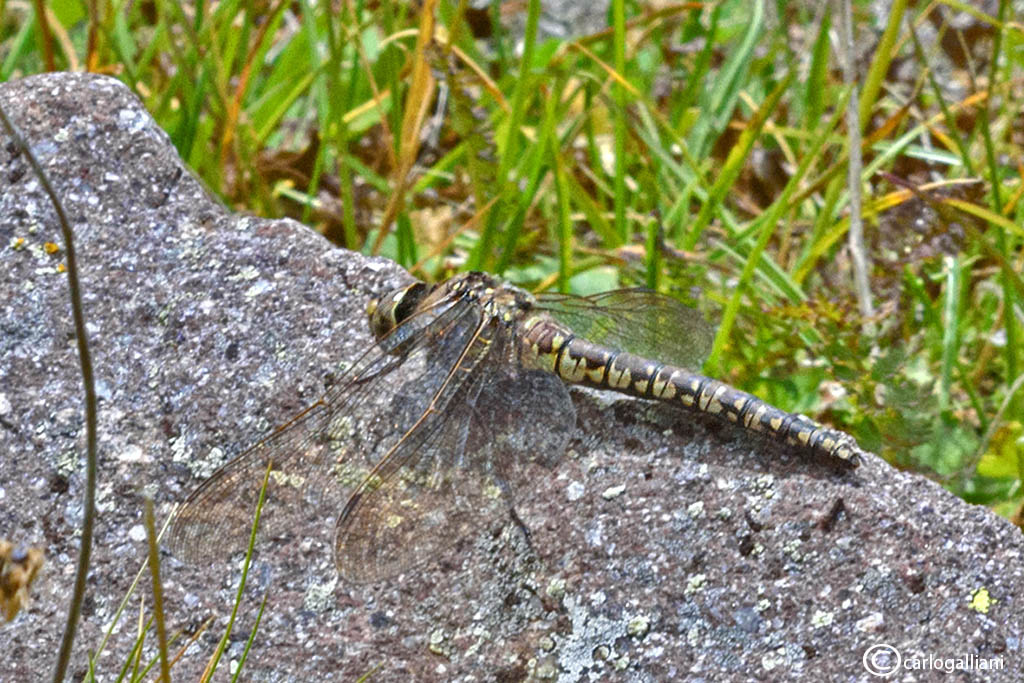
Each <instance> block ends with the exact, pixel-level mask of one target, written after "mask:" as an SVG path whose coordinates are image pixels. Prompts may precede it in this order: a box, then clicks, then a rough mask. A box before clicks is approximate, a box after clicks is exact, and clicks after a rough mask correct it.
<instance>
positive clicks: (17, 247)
mask: <svg viewBox="0 0 1024 683" xmlns="http://www.w3.org/2000/svg"><path fill="white" fill-rule="evenodd" d="M24 248H25V238H24V237H15V238H14V239H13V240H11V249H13V250H14V251H21V250H22V249H24Z"/></svg>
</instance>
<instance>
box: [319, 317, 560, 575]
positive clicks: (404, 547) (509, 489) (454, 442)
mask: <svg viewBox="0 0 1024 683" xmlns="http://www.w3.org/2000/svg"><path fill="white" fill-rule="evenodd" d="M575 421H576V416H575V412H574V409H573V406H572V402H571V401H570V399H569V395H568V392H567V391H566V388H565V385H564V384H562V382H560V381H559V380H558V379H557V378H556V377H554V376H552V375H550V374H547V373H540V372H531V371H527V370H524V369H523V368H521V367H520V366H519V365H518V363H516V358H515V343H514V339H513V338H512V337H511V335H510V334H509V332H508V330H507V329H505V327H504V324H503V323H502V322H501V321H500V320H498V319H496V318H491V319H490V320H488V321H487V322H485V323H484V324H483V326H482V328H481V330H480V334H479V335H478V336H477V337H476V338H475V339H474V340H473V341H472V342H471V344H470V345H469V347H468V348H467V349H466V351H465V353H464V354H463V356H462V358H461V359H460V361H459V362H458V363H457V364H456V365H455V367H453V369H452V371H451V375H450V377H449V379H448V380H447V381H446V382H445V384H444V385H443V386H442V387H441V388H440V389H439V390H438V391H437V392H436V393H435V395H434V396H432V397H431V400H430V403H429V405H428V406H426V408H425V410H424V411H423V414H422V416H421V418H420V420H419V421H418V422H417V423H416V424H415V425H414V426H413V428H412V429H410V430H409V431H408V432H406V433H405V434H404V435H403V437H402V439H401V440H400V441H399V442H398V443H397V444H396V445H395V446H394V448H393V449H392V451H391V452H389V453H388V455H387V456H386V458H385V459H384V460H383V461H382V462H381V463H380V465H378V467H377V468H376V469H375V470H374V471H373V473H371V475H370V476H369V477H368V478H367V479H366V480H365V481H364V482H363V484H362V485H361V486H360V487H359V488H358V489H357V490H356V492H355V493H354V494H353V496H352V497H351V499H350V500H349V503H348V505H347V506H346V507H345V509H344V510H343V512H342V516H341V520H340V521H339V524H338V529H337V537H336V539H335V559H336V562H337V566H338V571H339V573H340V574H341V575H342V576H343V577H345V578H346V579H348V580H349V581H353V582H366V581H373V580H378V579H381V578H385V577H388V576H393V575H395V574H398V573H400V572H402V571H404V570H406V569H408V568H410V567H414V566H416V565H418V564H420V563H422V562H424V561H427V560H430V559H431V558H437V557H438V556H440V555H441V554H442V553H443V551H444V550H445V549H446V548H447V547H448V546H450V545H451V544H452V543H453V542H454V541H455V540H457V539H460V538H463V537H465V536H466V535H467V534H468V533H469V532H471V531H472V530H474V529H476V528H479V527H480V526H482V525H485V524H487V523H489V522H492V521H494V520H495V519H497V518H500V517H503V516H505V515H506V514H507V512H508V509H509V507H510V506H511V505H512V504H513V502H514V501H515V500H516V498H517V496H519V495H521V494H522V493H523V492H525V491H528V490H530V489H531V488H532V487H533V486H534V485H536V482H537V481H539V480H540V479H541V478H542V477H544V476H546V475H547V474H549V472H550V467H552V466H553V465H554V464H555V463H556V462H557V461H558V459H559V458H560V457H561V455H562V453H563V452H564V450H565V446H566V442H567V441H568V439H569V437H570V435H571V433H572V430H573V427H574V425H575ZM526 426H528V427H526Z"/></svg>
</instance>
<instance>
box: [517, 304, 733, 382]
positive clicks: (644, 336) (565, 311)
mask: <svg viewBox="0 0 1024 683" xmlns="http://www.w3.org/2000/svg"><path fill="white" fill-rule="evenodd" d="M537 302H538V306H537V307H538V308H540V309H543V310H545V311H547V312H549V313H550V314H551V316H552V317H554V318H555V319H556V320H558V321H559V322H561V323H562V324H564V325H567V326H568V327H569V328H570V329H572V331H573V332H574V333H576V334H577V335H578V336H580V337H583V338H585V339H588V340H590V341H592V342H594V343H597V344H601V345H602V346H606V347H608V348H612V349H616V350H620V351H628V352H629V353H632V354H634V355H637V356H641V357H643V358H651V359H657V360H659V361H663V362H665V363H670V364H672V365H677V366H679V367H682V368H686V369H688V370H700V367H701V366H702V365H703V364H704V360H705V359H706V358H707V355H708V353H709V352H710V351H711V344H712V342H713V341H714V338H715V333H714V330H713V329H712V327H711V325H709V324H708V322H707V321H706V320H704V318H703V316H701V314H700V312H699V311H697V310H695V309H692V308H690V307H689V306H685V305H683V304H682V303H680V302H679V301H676V300H675V299H673V298H671V297H668V296H665V295H663V294H658V293H657V292H652V291H651V290H649V289H640V288H637V289H618V290H615V291H612V292H605V293H603V294H595V295H593V296H587V297H577V296H570V295H565V294H540V295H538V297H537Z"/></svg>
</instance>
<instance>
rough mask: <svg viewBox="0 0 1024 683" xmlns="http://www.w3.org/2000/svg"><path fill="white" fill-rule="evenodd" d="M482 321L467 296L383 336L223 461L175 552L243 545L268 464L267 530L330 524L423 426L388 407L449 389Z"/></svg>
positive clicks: (186, 506)
mask: <svg viewBox="0 0 1024 683" xmlns="http://www.w3.org/2000/svg"><path fill="white" fill-rule="evenodd" d="M480 318H481V312H480V310H479V309H478V308H477V307H475V306H473V305H471V304H469V303H468V302H464V301H455V302H450V301H446V302H441V303H439V305H438V306H436V307H433V308H431V309H428V310H425V311H423V312H421V313H419V314H417V315H416V316H413V317H412V318H410V319H409V320H408V321H407V322H406V324H405V325H403V326H402V327H400V328H398V329H396V330H395V331H394V332H393V333H392V334H390V335H388V336H387V337H385V338H384V339H382V340H380V341H379V342H378V344H376V345H375V346H374V347H373V348H371V349H370V350H369V351H367V352H366V353H365V354H364V355H363V356H362V357H360V358H359V359H358V360H357V361H356V362H355V363H354V364H353V366H352V367H350V368H349V369H348V371H347V372H346V373H345V374H344V375H343V376H342V377H341V378H340V380H339V381H338V383H337V384H336V385H335V387H334V388H332V389H331V390H330V391H328V392H327V393H326V394H325V395H324V396H323V397H321V398H320V399H319V400H318V401H317V402H316V403H314V404H313V405H311V406H310V407H309V408H307V409H306V410H305V411H303V413H301V414H300V415H299V416H298V417H296V418H295V419H293V420H291V421H290V422H288V423H287V424H285V425H284V426H282V427H280V428H279V429H277V430H275V431H274V432H272V433H271V434H270V435H269V436H267V437H266V438H264V439H263V440H261V441H259V442H258V443H256V444H255V445H254V446H252V447H251V448H249V449H247V450H245V451H244V452H242V453H241V455H239V456H238V457H237V458H235V459H234V460H232V461H230V462H228V463H227V464H226V465H224V466H223V467H221V468H220V469H219V470H217V472H215V473H214V475H213V476H212V477H211V478H210V479H208V480H206V481H205V482H203V483H202V484H201V485H200V486H199V487H198V488H197V489H196V490H195V491H194V492H193V493H192V494H191V495H190V496H189V497H188V498H187V499H186V500H185V502H184V503H183V504H182V506H181V508H180V509H179V511H178V513H177V514H176V516H175V520H174V522H173V526H172V529H171V534H170V540H169V547H170V549H171V551H172V552H173V553H174V554H175V555H176V556H178V557H180V558H182V559H185V560H188V561H193V562H197V561H210V560H214V559H218V558H223V557H224V556H225V555H226V554H228V553H231V552H236V551H239V550H242V549H243V548H244V547H245V545H246V543H247V542H248V538H249V531H250V529H251V526H252V520H253V516H254V513H255V509H256V503H257V500H258V498H259V493H260V489H261V487H262V483H263V480H264V476H265V474H266V472H267V469H268V467H269V469H270V477H269V480H268V484H267V493H266V499H265V503H264V508H263V511H262V514H261V518H260V536H261V537H263V538H274V537H278V536H284V535H291V534H294V533H295V530H297V529H301V528H303V524H308V523H309V522H310V520H314V519H319V520H321V521H320V524H319V526H320V527H322V525H323V523H322V520H323V518H324V517H328V518H335V517H336V515H337V513H338V510H340V509H341V507H342V506H343V505H344V502H345V500H347V498H348V495H349V494H350V493H351V492H352V491H353V490H355V488H356V487H357V486H359V485H360V484H361V483H362V482H363V481H364V479H366V477H367V476H369V473H370V471H372V469H373V468H374V467H375V466H376V465H377V463H378V462H379V461H380V460H381V458H383V456H384V454H385V453H387V452H388V450H389V449H390V448H391V447H392V446H393V445H394V443H395V442H396V441H397V440H398V436H400V435H401V433H402V430H406V429H409V428H411V426H412V424H413V423H414V421H415V417H410V412H409V411H406V413H405V414H398V413H395V414H390V413H389V412H388V409H389V407H391V406H393V405H394V404H395V403H396V402H400V400H401V397H400V395H399V393H400V392H401V391H402V388H403V387H409V386H416V387H417V390H418V391H419V392H424V391H425V392H427V393H428V395H429V394H430V393H431V392H433V391H435V390H436V389H437V388H438V387H439V386H441V384H442V383H443V381H444V379H445V377H446V376H447V375H448V373H449V371H450V369H451V367H452V366H453V365H454V364H455V362H456V360H457V358H458V355H459V353H460V352H461V348H462V347H465V345H466V344H467V343H468V340H469V338H470V337H471V336H472V334H473V333H474V332H475V330H476V329H477V327H478V326H479V322H480ZM438 339H443V340H445V342H446V343H445V344H438V343H437V340H438ZM446 365H447V367H446ZM396 433H397V434H398V436H396ZM328 542H329V541H328Z"/></svg>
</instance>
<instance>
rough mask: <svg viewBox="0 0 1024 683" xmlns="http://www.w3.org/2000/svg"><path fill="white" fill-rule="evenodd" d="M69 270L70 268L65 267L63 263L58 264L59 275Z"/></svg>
mask: <svg viewBox="0 0 1024 683" xmlns="http://www.w3.org/2000/svg"><path fill="white" fill-rule="evenodd" d="M67 269H68V267H67V266H65V265H64V264H63V263H58V264H57V272H58V273H63V272H64V271H66V270H67Z"/></svg>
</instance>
